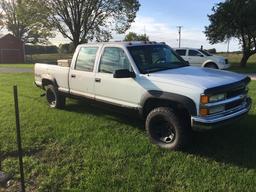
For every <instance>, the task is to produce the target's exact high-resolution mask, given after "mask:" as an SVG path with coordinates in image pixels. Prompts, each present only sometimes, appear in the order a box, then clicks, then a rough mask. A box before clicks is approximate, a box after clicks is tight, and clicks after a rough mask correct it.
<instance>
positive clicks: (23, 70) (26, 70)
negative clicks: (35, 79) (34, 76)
mask: <svg viewBox="0 0 256 192" xmlns="http://www.w3.org/2000/svg"><path fill="white" fill-rule="evenodd" d="M32 72H33V69H30V68H15V67H0V73H32Z"/></svg>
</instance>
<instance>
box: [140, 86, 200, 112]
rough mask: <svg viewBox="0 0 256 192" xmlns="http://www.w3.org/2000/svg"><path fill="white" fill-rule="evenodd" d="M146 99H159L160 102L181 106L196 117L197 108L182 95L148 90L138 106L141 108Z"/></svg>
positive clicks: (190, 100)
mask: <svg viewBox="0 0 256 192" xmlns="http://www.w3.org/2000/svg"><path fill="white" fill-rule="evenodd" d="M148 99H160V100H161V99H162V100H167V101H172V102H176V103H178V104H180V105H182V106H183V107H184V108H185V109H186V110H187V111H188V112H189V114H190V115H191V116H196V115H197V108H196V105H195V103H194V101H193V100H192V99H190V98H188V97H186V96H183V95H179V94H175V93H169V92H163V91H155V90H150V91H148V92H147V93H145V94H144V95H143V96H142V98H141V101H140V105H141V106H142V107H143V108H144V106H145V104H146V102H147V101H148Z"/></svg>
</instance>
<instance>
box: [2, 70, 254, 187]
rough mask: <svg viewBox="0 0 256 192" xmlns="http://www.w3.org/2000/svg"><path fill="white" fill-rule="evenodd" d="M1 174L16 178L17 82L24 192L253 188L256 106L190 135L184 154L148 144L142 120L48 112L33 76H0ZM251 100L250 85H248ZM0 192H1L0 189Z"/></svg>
mask: <svg viewBox="0 0 256 192" xmlns="http://www.w3.org/2000/svg"><path fill="white" fill-rule="evenodd" d="M0 82H1V84H0V98H1V100H0V109H1V110H0V119H1V121H0V156H2V157H1V159H2V170H3V171H5V172H10V173H14V174H15V179H16V180H15V181H14V182H12V183H11V189H10V191H17V179H18V160H17V157H16V156H15V153H14V152H15V150H16V143H15V121H14V120H15V117H14V106H13V96H12V86H13V85H14V84H17V85H18V88H19V96H20V97H19V102H20V112H21V114H20V115H21V130H22V138H23V147H24V150H25V154H26V156H25V159H24V162H25V165H24V166H25V176H26V180H27V181H28V182H27V191H111V192H112V191H196V192H197V191H225V192H226V191H232V192H233V191H238V192H241V191H246V192H249V191H256V152H255V149H256V139H255V138H256V129H255V124H256V105H255V104H254V105H253V108H252V110H251V112H250V114H249V115H248V116H247V117H246V118H245V119H243V120H240V121H238V122H237V123H234V124H232V125H230V126H228V127H224V128H222V129H218V130H215V131H211V132H206V133H197V134H195V135H194V138H193V140H192V143H191V145H190V147H189V148H188V149H187V150H186V151H185V152H171V151H167V150H162V149H159V148H158V147H156V146H155V145H152V144H151V143H150V142H149V141H148V138H147V135H146V132H145V131H144V126H143V122H141V121H140V120H138V119H136V118H133V116H132V115H131V116H130V115H127V113H126V112H123V113H121V112H118V113H117V112H116V111H113V110H109V109H107V108H102V107H101V108H98V107H95V106H94V105H92V104H90V103H86V102H77V101H74V100H68V103H67V106H66V108H65V110H54V109H50V108H48V106H47V104H46V101H45V98H42V97H40V94H41V93H42V91H41V90H40V89H38V88H36V87H35V86H33V75H32V74H1V75H0ZM250 90H251V91H250V95H251V96H252V98H253V100H254V103H255V101H256V82H255V81H253V82H252V83H251V85H250ZM0 191H1V189H0Z"/></svg>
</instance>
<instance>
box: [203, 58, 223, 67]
mask: <svg viewBox="0 0 256 192" xmlns="http://www.w3.org/2000/svg"><path fill="white" fill-rule="evenodd" d="M208 63H214V64H215V65H217V67H219V66H218V64H217V63H216V62H215V61H213V60H210V59H209V60H206V61H205V62H203V64H202V67H205V65H206V64H208Z"/></svg>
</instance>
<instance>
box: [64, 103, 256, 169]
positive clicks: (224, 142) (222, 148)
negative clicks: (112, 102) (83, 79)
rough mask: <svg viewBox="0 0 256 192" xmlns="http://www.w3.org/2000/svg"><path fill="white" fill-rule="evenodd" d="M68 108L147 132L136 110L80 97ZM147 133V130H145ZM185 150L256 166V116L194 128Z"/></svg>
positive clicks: (221, 161) (252, 166)
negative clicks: (216, 126)
mask: <svg viewBox="0 0 256 192" xmlns="http://www.w3.org/2000/svg"><path fill="white" fill-rule="evenodd" d="M65 110H67V111H71V112H76V113H89V114H92V115H95V116H104V117H105V118H107V119H109V120H113V121H117V122H120V123H122V124H127V125H131V126H133V127H135V128H137V129H139V130H140V131H143V132H145V128H144V121H143V120H142V119H141V118H139V115H138V114H137V113H136V112H134V111H133V110H126V109H123V108H116V107H112V106H109V105H106V104H102V103H100V105H99V104H98V103H93V104H92V103H91V102H87V101H79V103H72V104H68V105H67V106H66V108H65ZM145 134H146V133H145ZM184 153H187V154H190V155H191V154H192V155H196V156H200V157H202V158H207V159H210V160H213V161H216V162H219V163H224V164H232V165H235V166H238V167H241V168H248V169H256V116H255V115H248V116H247V117H245V118H244V119H242V120H239V121H237V122H235V123H233V124H231V125H229V126H226V127H222V128H219V129H216V130H212V131H207V132H194V133H193V135H192V141H191V143H190V146H188V148H187V149H186V150H185V151H184Z"/></svg>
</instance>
